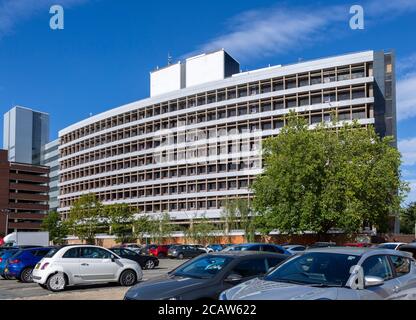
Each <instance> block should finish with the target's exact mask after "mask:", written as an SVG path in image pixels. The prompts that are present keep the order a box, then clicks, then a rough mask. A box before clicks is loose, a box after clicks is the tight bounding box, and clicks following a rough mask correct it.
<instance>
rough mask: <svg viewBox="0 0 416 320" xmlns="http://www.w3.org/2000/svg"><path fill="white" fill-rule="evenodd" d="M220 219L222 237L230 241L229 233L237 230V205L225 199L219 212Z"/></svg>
mask: <svg viewBox="0 0 416 320" xmlns="http://www.w3.org/2000/svg"><path fill="white" fill-rule="evenodd" d="M221 219H222V221H223V222H222V225H223V232H224V235H225V236H226V237H227V238H228V241H229V242H230V241H231V231H232V230H234V229H237V228H238V219H237V204H236V202H235V201H234V199H227V201H226V203H225V206H224V209H223V210H222V211H221Z"/></svg>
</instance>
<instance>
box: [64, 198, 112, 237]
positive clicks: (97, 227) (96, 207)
mask: <svg viewBox="0 0 416 320" xmlns="http://www.w3.org/2000/svg"><path fill="white" fill-rule="evenodd" d="M67 223H68V226H69V231H70V232H71V233H72V234H73V235H74V236H77V237H78V238H79V239H80V240H82V241H86V242H87V243H88V244H94V243H95V235H96V234H97V233H99V232H100V231H101V230H106V228H107V227H108V224H107V222H106V214H105V210H104V208H103V205H102V203H101V202H100V201H99V200H98V198H97V197H96V195H95V194H92V193H90V194H86V195H83V196H81V197H80V198H79V199H78V200H76V201H75V202H74V204H73V206H72V208H71V210H70V212H69V218H68V220H67Z"/></svg>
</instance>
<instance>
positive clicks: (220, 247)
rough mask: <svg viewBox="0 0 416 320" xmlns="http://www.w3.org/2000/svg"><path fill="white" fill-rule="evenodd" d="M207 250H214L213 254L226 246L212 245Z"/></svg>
mask: <svg viewBox="0 0 416 320" xmlns="http://www.w3.org/2000/svg"><path fill="white" fill-rule="evenodd" d="M207 248H210V249H212V252H218V251H221V250H222V249H224V248H225V245H222V244H210V245H208V246H207Z"/></svg>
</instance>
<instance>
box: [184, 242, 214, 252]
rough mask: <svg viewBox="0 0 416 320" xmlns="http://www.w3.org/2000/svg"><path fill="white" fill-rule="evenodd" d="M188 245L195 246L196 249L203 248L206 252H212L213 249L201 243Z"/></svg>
mask: <svg viewBox="0 0 416 320" xmlns="http://www.w3.org/2000/svg"><path fill="white" fill-rule="evenodd" d="M189 246H193V247H196V248H198V249H201V250H204V251H205V252H206V253H210V252H214V249H212V248H209V247H208V246H204V245H202V244H190V245H189Z"/></svg>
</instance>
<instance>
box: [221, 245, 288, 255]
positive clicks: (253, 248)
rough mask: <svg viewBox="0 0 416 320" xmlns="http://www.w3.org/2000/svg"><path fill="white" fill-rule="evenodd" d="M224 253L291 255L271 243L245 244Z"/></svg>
mask: <svg viewBox="0 0 416 320" xmlns="http://www.w3.org/2000/svg"><path fill="white" fill-rule="evenodd" d="M222 251H267V252H275V253H280V254H287V255H290V254H291V253H290V252H289V251H288V250H286V249H285V248H283V247H281V246H278V245H276V244H271V243H245V244H236V245H233V246H229V247H227V248H225V249H224V250H222Z"/></svg>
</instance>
